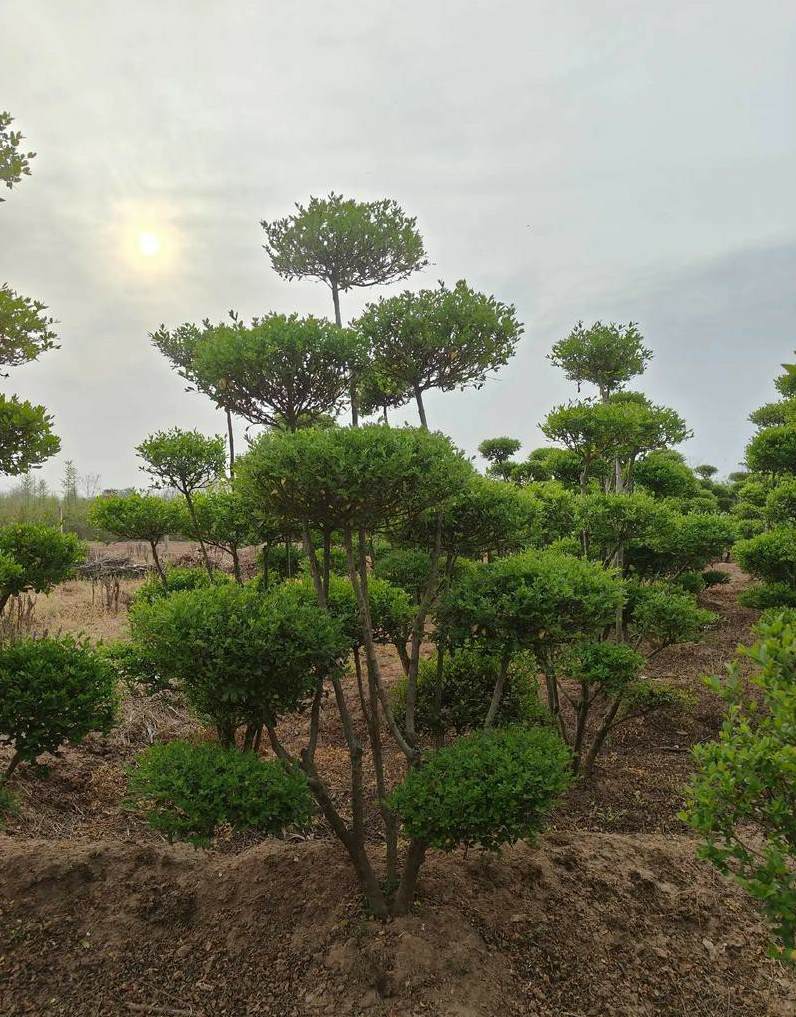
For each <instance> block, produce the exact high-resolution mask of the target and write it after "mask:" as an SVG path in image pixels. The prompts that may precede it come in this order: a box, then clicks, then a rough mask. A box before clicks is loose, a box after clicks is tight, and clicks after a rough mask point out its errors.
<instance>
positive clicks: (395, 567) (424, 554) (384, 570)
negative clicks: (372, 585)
mask: <svg viewBox="0 0 796 1017" xmlns="http://www.w3.org/2000/svg"><path fill="white" fill-rule="evenodd" d="M373 574H374V575H375V576H377V577H378V578H379V579H386V580H387V581H388V582H390V583H392V584H393V585H394V586H399V587H400V588H401V589H402V590H406V592H407V593H408V594H409V596H410V597H411V598H412V600H413V601H415V603H420V600H421V599H422V597H423V591H424V590H425V588H426V585H427V583H428V577H429V575H430V574H431V555H430V554H429V553H428V551H424V550H422V549H421V548H411V547H407V548H401V547H394V548H391V549H390V550H389V551H384V552H383V553H382V554H380V555H379V556H378V557H377V558H376V563H375V565H374V566H373Z"/></svg>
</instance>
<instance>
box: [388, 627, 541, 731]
mask: <svg viewBox="0 0 796 1017" xmlns="http://www.w3.org/2000/svg"><path fill="white" fill-rule="evenodd" d="M438 665H439V658H438V657H437V656H435V657H430V658H427V659H425V660H423V661H421V664H420V669H419V671H418V675H417V705H416V707H415V709H416V720H415V723H416V725H417V730H418V731H419V732H422V733H425V734H432V735H434V736H435V737H437V738H441V737H442V736H443V735H445V734H446V733H448V732H450V731H453V732H454V733H455V734H457V735H460V734H464V733H465V732H467V731H473V730H477V729H478V728H481V727H483V726H484V720H485V719H486V715H487V711H488V710H489V704H490V701H491V699H492V695H493V692H494V688H495V683H496V682H497V680H498V678H499V675H500V657H499V656H497V655H496V654H494V653H488V652H486V651H485V650H483V649H481V648H480V647H476V646H469V647H462V648H461V649H457V650H455V651H454V652H453V653H448V654H443V658H442V676H441V678H442V680H441V681H440V674H439V666H438ZM538 671H539V668H538V666H537V664H536V658H535V657H534V655H533V654H532V653H529V652H520V653H517V654H514V656H513V657H512V659H511V662H510V664H509V667H508V673H507V675H506V682H505V685H504V686H503V695H502V697H501V700H500V705H499V707H498V710H497V714H496V716H495V720H494V723H495V725H496V726H497V727H506V726H507V725H509V724H530V723H543V722H544V721H545V720H548V719H549V715H548V714H547V711H546V710H545V709H544V708H543V707H542V704H541V703H540V701H539V691H538V679H537V674H538ZM393 704H394V709H395V713H396V715H397V716H398V717H402V716H403V713H404V710H405V704H406V681H402V682H400V683H399V684H398V685H397V686H396V687H395V690H394V692H393Z"/></svg>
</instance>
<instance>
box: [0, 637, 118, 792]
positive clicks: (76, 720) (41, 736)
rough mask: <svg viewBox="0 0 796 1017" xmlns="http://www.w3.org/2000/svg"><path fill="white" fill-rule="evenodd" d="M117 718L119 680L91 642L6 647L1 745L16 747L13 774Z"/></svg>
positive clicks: (1, 662) (0, 683)
mask: <svg viewBox="0 0 796 1017" xmlns="http://www.w3.org/2000/svg"><path fill="white" fill-rule="evenodd" d="M115 715H116V690H115V674H114V670H113V668H112V667H111V666H110V664H109V663H108V662H107V661H106V660H105V658H104V657H103V656H102V655H101V654H99V653H97V651H96V650H94V649H93V648H92V647H91V646H90V645H89V644H88V642H86V641H82V640H77V639H73V638H72V637H71V636H64V637H63V638H60V639H22V640H19V641H16V642H10V643H6V644H3V645H0V744H6V745H13V748H14V753H13V755H12V758H11V762H10V764H9V769H8V772H9V773H10V772H11V771H12V770H13V769H14V768H15V767H16V765H17V764H18V763H19V762H28V763H33V762H35V761H36V760H37V759H38V757H39V756H41V755H42V754H43V753H45V752H56V751H57V750H58V749H59V748H60V747H61V746H62V745H64V744H65V743H66V742H71V743H72V744H75V743H76V742H79V741H80V740H81V739H82V738H84V737H85V735H87V734H88V733H89V732H90V731H103V732H104V731H108V730H109V729H110V727H111V724H112V723H113V720H114V717H115Z"/></svg>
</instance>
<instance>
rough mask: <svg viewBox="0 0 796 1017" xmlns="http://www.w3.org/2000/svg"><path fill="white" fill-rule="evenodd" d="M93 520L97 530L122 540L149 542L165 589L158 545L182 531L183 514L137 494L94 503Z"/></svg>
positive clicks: (163, 501)
mask: <svg viewBox="0 0 796 1017" xmlns="http://www.w3.org/2000/svg"><path fill="white" fill-rule="evenodd" d="M89 518H90V520H91V524H92V525H93V526H96V527H97V528H98V529H100V530H107V532H108V533H112V534H114V535H115V536H117V537H119V538H120V539H122V540H145V541H146V542H147V543H148V544H149V546H150V548H151V550H152V560H153V562H154V564H155V569H156V570H157V573H158V576H159V577H160V580H161V582H162V583H163V584H164V585H165V582H166V575H165V572H164V570H163V565H162V564H161V561H160V555H159V554H158V545H159V544H160V542H161V541H162V540H163V538H164V537H166V536H167V535H168V534H169V533H174V532H177V531H179V530H180V529H181V523H182V514H181V512H180V511H179V509H178V506H177V505H176V504H175V503H174V502H173V501H169V500H167V499H165V498H157V497H155V496H154V495H146V494H139V493H138V492H137V491H131V492H130V493H129V494H114V495H103V496H102V497H100V498H97V499H96V500H95V501H94V503H93V505H92V506H91V510H90V513H89Z"/></svg>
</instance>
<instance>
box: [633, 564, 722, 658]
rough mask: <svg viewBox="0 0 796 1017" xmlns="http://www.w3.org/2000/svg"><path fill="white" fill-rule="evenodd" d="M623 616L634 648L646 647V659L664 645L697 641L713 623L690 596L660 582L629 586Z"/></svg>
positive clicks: (709, 614)
mask: <svg viewBox="0 0 796 1017" xmlns="http://www.w3.org/2000/svg"><path fill="white" fill-rule="evenodd" d="M702 586H704V582H702V581H701V577H700V583H699V587H700V588H701V587H702ZM625 616H626V620H627V629H628V631H627V635H628V638H629V639H630V641H631V642H632V643H633V644H634V646H635V648H637V649H638V648H639V647H642V646H643V647H644V648H645V650H646V655H647V658H648V659H651V658H652V657H654V656H656V655H657V654H658V653H660V652H661V651H662V650H665V649H666V647H667V646H673V645H674V644H675V643H687V642H694V641H696V640H697V639H699V638H700V637H701V635H702V633H703V632H704V631H705V629H707V628H708V627H709V626H710V625H712V624H713V623H714V622H715V621H716V615H715V614H714V613H713V612H712V611H707V610H705V609H704V608H702V607H700V606H699V604H698V603H697V600H696V597H695V596H694V595H693V594H692V593H689V592H688V591H687V590H685V589H678V587H677V586H674V585H673V584H671V583H661V582H657V583H633V584H630V586H629V590H628V604H627V609H626V612H625Z"/></svg>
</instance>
